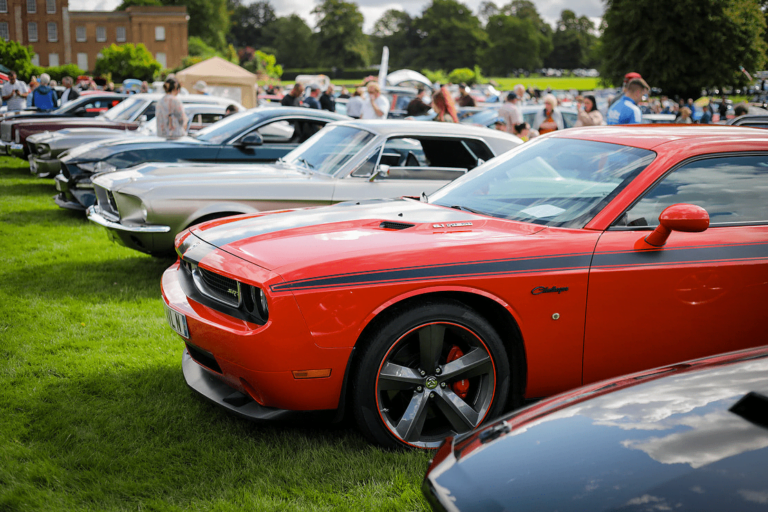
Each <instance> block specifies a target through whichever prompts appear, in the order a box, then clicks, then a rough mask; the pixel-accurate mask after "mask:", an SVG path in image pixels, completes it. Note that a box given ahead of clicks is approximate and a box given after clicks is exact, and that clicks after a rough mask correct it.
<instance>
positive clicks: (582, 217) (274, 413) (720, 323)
mask: <svg viewBox="0 0 768 512" xmlns="http://www.w3.org/2000/svg"><path fill="white" fill-rule="evenodd" d="M137 96H141V95H137ZM135 97H136V96H134V97H131V98H129V99H127V100H125V101H123V103H121V104H120V105H118V106H117V107H115V108H119V109H123V110H124V109H125V108H126V107H125V105H126V104H128V102H129V101H131V100H132V99H133V98H135ZM148 101H149V102H151V101H152V100H148ZM134 106H135V107H136V111H139V110H141V109H144V110H143V111H146V109H148V108H149V107H150V106H151V105H144V104H143V103H142V105H138V106H136V105H134ZM188 108H191V106H189V107H188ZM110 112H112V111H109V112H108V113H107V115H109V114H110ZM483 113H484V112H477V113H475V115H481V114H483ZM323 116H325V117H323ZM128 117H131V116H128ZM132 119H136V118H135V117H132ZM12 122H13V123H15V122H16V121H14V120H12ZM46 122H47V121H46ZM131 122H132V121H131ZM473 124H480V125H481V126H471V125H467V124H450V123H433V122H424V121H421V122H420V121H406V120H402V121H400V120H387V121H360V120H351V119H347V118H344V117H343V116H340V115H337V114H330V113H327V112H318V111H310V110H308V109H288V108H259V109H254V110H251V111H247V112H244V113H240V114H236V115H233V116H230V117H227V118H225V119H222V120H220V121H218V122H216V123H213V124H211V125H210V126H208V127H206V128H203V129H202V130H200V131H198V132H197V134H196V138H185V139H180V140H177V141H165V140H145V137H143V136H141V135H134V136H133V137H131V138H127V139H122V140H121V139H116V138H110V139H108V140H104V141H101V142H92V143H89V144H87V145H85V146H82V147H72V148H71V149H68V150H67V151H64V152H63V153H61V154H59V155H58V160H59V162H60V163H61V165H62V167H61V169H62V174H59V175H58V176H59V177H57V180H56V183H57V184H59V187H60V188H61V189H62V192H61V194H63V198H62V196H61V195H60V196H59V199H58V200H60V201H68V202H70V203H77V204H78V205H79V206H78V207H85V206H86V203H89V201H90V204H87V206H88V208H87V210H86V211H87V215H88V218H89V219H90V220H91V221H92V222H95V223H97V224H99V225H101V226H104V227H105V228H106V230H107V232H108V233H109V235H110V237H111V238H112V239H113V240H115V241H117V242H118V243H121V244H124V245H126V246H128V247H131V248H133V249H136V250H139V251H142V252H146V253H150V254H153V255H164V254H168V253H175V255H176V261H175V263H174V264H173V265H171V266H170V268H168V269H167V270H166V271H165V273H164V275H163V277H162V282H161V289H162V297H163V302H164V306H165V313H166V317H167V320H168V322H169V324H170V326H171V327H172V328H173V329H174V330H175V331H176V332H177V333H178V334H179V336H180V337H181V338H182V339H183V342H184V344H185V350H184V352H183V355H182V362H181V363H182V369H183V374H184V378H185V380H186V382H187V384H188V385H189V387H190V388H191V389H192V390H194V391H195V392H197V393H198V394H200V395H201V396H203V397H204V398H206V399H208V400H210V401H211V402H213V403H215V404H217V405H219V406H220V407H222V408H224V409H226V410H228V411H230V412H231V413H233V414H236V415H238V416H241V417H244V418H248V419H251V420H256V421H267V420H278V419H285V418H291V417H302V416H303V415H305V414H306V413H318V412H320V413H326V414H327V415H328V416H329V417H331V418H333V419H341V418H343V417H345V416H349V417H352V418H353V419H354V421H355V422H356V424H357V426H358V428H359V430H360V431H361V432H362V433H363V434H364V435H365V436H366V437H367V438H368V439H369V440H370V441H371V442H373V443H375V444H377V445H380V446H384V447H388V448H405V447H416V448H421V449H438V451H437V453H436V454H435V458H434V460H433V462H432V463H431V465H430V468H429V471H428V473H427V476H426V479H425V481H424V487H423V490H424V493H425V495H426V496H427V498H428V500H429V501H430V503H431V504H432V506H433V507H434V508H435V509H436V510H504V509H519V510H526V509H527V510H538V509H553V510H554V509H557V510H568V509H573V510H582V509H590V510H591V509H598V510H600V509H605V510H613V509H627V510H640V509H645V508H648V507H651V508H653V507H655V508H656V509H659V510H666V509H667V508H668V509H674V508H680V507H678V506H677V504H678V503H680V504H684V506H687V507H689V508H696V509H705V508H706V507H707V506H709V507H710V508H715V507H716V505H717V504H720V505H722V506H720V507H719V508H723V507H724V506H726V505H723V504H724V503H732V502H733V501H734V500H736V499H741V500H743V503H742V502H739V504H740V506H739V507H738V508H739V509H745V510H746V509H748V508H749V507H750V506H753V507H754V508H757V507H758V505H760V504H762V503H764V502H763V501H761V500H762V499H763V498H762V496H763V495H762V494H761V493H762V492H764V489H763V488H762V487H760V482H762V481H764V480H765V477H766V476H767V475H766V471H765V469H763V468H764V467H765V465H764V464H762V463H761V457H764V454H765V447H767V446H768V430H766V426H767V425H768V421H766V419H765V418H766V411H768V398H766V395H767V394H768V388H766V385H768V384H767V383H768V380H766V375H767V374H766V370H768V367H766V366H765V357H766V356H768V351H766V349H761V348H758V349H755V348H756V347H760V346H762V345H766V337H765V334H766V330H765V320H764V313H763V310H764V309H765V303H766V302H765V297H766V296H767V294H768V172H767V171H766V169H768V133H766V132H765V131H763V130H757V129H754V128H748V127H734V126H691V125H677V126H648V125H644V126H643V125H638V126H622V127H589V128H581V129H573V130H571V129H568V130H560V131H557V132H554V133H551V134H547V135H545V136H542V137H538V138H536V139H534V140H533V141H531V142H527V143H525V144H522V142H521V141H520V140H519V139H518V138H516V137H513V136H511V135H509V134H507V133H504V132H500V131H496V130H489V129H487V128H485V127H484V126H485V125H484V123H482V122H481V123H473ZM306 127H310V128H311V131H312V133H309V131H305V128H306ZM26 130H27V131H28V132H32V131H34V128H32V127H30V128H28V129H26ZM315 130H316V133H314V131H315ZM0 131H2V130H0ZM16 133H19V132H16ZM70 136H72V135H70ZM74 136H77V134H75V135H74ZM25 144H26V146H25V147H26V148H27V150H28V151H30V152H32V153H33V155H38V154H41V153H40V151H43V152H44V153H45V152H47V151H48V150H45V146H44V144H47V143H46V142H44V140H42V137H40V139H38V138H33V137H32V136H31V135H30V136H29V137H28V138H26V139H25ZM41 148H43V149H41ZM50 148H51V146H50V145H49V149H50ZM52 152H53V150H52V149H50V153H51V155H52ZM155 155H157V156H155ZM206 155H213V156H206ZM232 155H234V156H232ZM260 159H261V160H260ZM32 161H33V162H34V161H35V156H33V158H32ZM79 191H88V193H90V194H91V196H92V197H91V198H90V199H89V198H87V197H86V194H85V193H82V194H80V192H79ZM78 194H79V195H78ZM735 350H748V352H744V353H737V354H731V355H726V356H718V354H723V353H728V352H732V351H735ZM696 358H704V359H701V360H698V361H693V362H690V360H692V359H696ZM685 361H689V362H685ZM638 372H639V373H638ZM625 375H628V376H626V377H622V376H625ZM606 379H607V380H606ZM585 385H586V386H587V387H585V388H584V387H581V386H585ZM560 393H565V394H564V395H560V396H555V395H558V394H560ZM553 396H555V398H547V397H553ZM541 399H544V400H541ZM537 400H541V401H539V402H538V403H534V404H533V405H531V406H530V407H528V408H525V409H520V410H517V411H515V409H517V408H519V407H521V406H522V405H523V404H525V403H528V402H535V401H537ZM510 411H512V412H511V413H510ZM707 436H709V437H707ZM491 446H493V447H494V449H491V450H487V449H485V448H486V447H491ZM746 468H748V469H746ZM694 489H700V490H701V491H702V492H699V491H698V490H694ZM708 493H709V494H708ZM723 493H725V494H723ZM727 493H730V494H727ZM699 494H702V495H707V497H706V498H702V497H701V496H699ZM726 494H727V495H728V496H729V498H728V500H726V501H718V500H717V499H715V498H713V497H712V496H715V495H717V496H720V495H722V496H725V495H726ZM646 505H647V506H646ZM681 506H683V505H681ZM665 507H667V508H665Z"/></svg>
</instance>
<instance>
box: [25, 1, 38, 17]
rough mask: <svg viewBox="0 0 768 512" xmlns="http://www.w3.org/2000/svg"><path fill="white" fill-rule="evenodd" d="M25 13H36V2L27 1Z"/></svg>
mask: <svg viewBox="0 0 768 512" xmlns="http://www.w3.org/2000/svg"><path fill="white" fill-rule="evenodd" d="M27 12H28V13H30V14H35V13H36V12H37V3H36V0H27Z"/></svg>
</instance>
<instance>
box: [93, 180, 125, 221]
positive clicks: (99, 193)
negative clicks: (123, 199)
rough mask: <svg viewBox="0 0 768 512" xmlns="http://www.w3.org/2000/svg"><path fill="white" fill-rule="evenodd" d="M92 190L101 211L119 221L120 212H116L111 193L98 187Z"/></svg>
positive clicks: (113, 197)
mask: <svg viewBox="0 0 768 512" xmlns="http://www.w3.org/2000/svg"><path fill="white" fill-rule="evenodd" d="M93 190H94V191H95V192H96V201H97V202H98V203H99V207H100V208H101V211H102V212H104V213H106V214H109V215H110V216H112V217H116V218H117V219H120V212H118V211H117V204H116V203H115V196H113V195H112V191H111V190H107V189H105V188H102V187H99V186H98V185H94V187H93Z"/></svg>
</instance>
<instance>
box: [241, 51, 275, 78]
mask: <svg viewBox="0 0 768 512" xmlns="http://www.w3.org/2000/svg"><path fill="white" fill-rule="evenodd" d="M244 67H245V69H247V70H248V71H250V72H252V73H256V74H257V75H261V76H268V77H269V78H277V79H279V78H280V76H281V75H282V74H283V67H282V66H281V65H280V64H277V60H276V59H275V56H274V55H269V54H268V53H264V52H262V51H259V50H256V51H255V52H254V55H253V59H251V60H249V61H248V62H246V63H245V66H244Z"/></svg>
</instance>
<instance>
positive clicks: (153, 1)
mask: <svg viewBox="0 0 768 512" xmlns="http://www.w3.org/2000/svg"><path fill="white" fill-rule="evenodd" d="M132 5H176V6H185V7H186V8H187V13H188V14H189V24H188V33H189V36H195V37H199V38H201V39H202V40H203V41H205V42H206V43H207V44H209V45H211V46H213V47H214V48H216V49H218V50H224V49H226V47H227V43H226V41H225V36H226V34H227V33H228V32H229V13H228V12H227V0H123V2H122V3H121V4H120V6H118V8H117V9H116V10H118V11H124V10H125V9H126V8H128V7H130V6H132Z"/></svg>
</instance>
